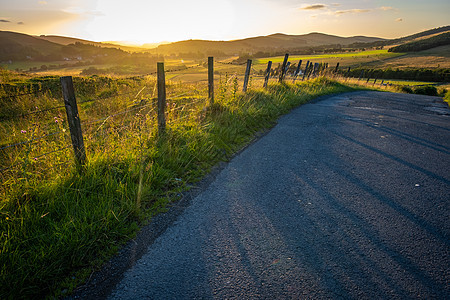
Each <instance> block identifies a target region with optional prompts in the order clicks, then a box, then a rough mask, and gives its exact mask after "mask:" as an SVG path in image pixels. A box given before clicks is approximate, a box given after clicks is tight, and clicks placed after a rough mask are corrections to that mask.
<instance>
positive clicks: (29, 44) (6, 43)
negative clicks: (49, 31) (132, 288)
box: [0, 31, 128, 63]
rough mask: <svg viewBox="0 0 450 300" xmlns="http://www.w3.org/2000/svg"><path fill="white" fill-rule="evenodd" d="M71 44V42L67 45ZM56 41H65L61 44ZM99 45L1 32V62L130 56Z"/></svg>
mask: <svg viewBox="0 0 450 300" xmlns="http://www.w3.org/2000/svg"><path fill="white" fill-rule="evenodd" d="M54 41H55V42H54ZM69 41H71V42H72V43H68V42H69ZM56 42H62V44H60V43H56ZM98 45H101V44H100V43H94V42H92V43H89V42H88V41H83V40H78V39H71V38H65V37H52V38H50V39H49V40H46V39H42V38H40V37H35V36H30V35H27V34H22V33H17V32H10V31H0V63H1V62H8V61H43V62H45V61H62V60H78V61H79V60H83V59H89V58H93V57H96V58H99V57H104V58H105V59H108V58H110V57H118V56H126V55H128V53H127V52H125V51H123V50H120V49H117V48H112V47H101V46H98Z"/></svg>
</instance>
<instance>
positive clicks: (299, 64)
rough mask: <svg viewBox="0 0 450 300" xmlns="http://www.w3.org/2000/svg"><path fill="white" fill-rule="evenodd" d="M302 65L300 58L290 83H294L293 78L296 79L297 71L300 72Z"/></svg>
mask: <svg viewBox="0 0 450 300" xmlns="http://www.w3.org/2000/svg"><path fill="white" fill-rule="evenodd" d="M301 66H302V60H301V59H300V61H299V62H298V66H297V70H295V74H294V79H293V80H292V83H295V79H297V76H298V73H300V67H301Z"/></svg>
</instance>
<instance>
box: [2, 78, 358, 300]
mask: <svg viewBox="0 0 450 300" xmlns="http://www.w3.org/2000/svg"><path fill="white" fill-rule="evenodd" d="M226 79H227V78H223V80H222V79H221V82H220V84H218V85H217V88H216V102H215V103H214V105H210V104H209V101H208V100H207V99H206V98H205V95H206V94H207V87H206V85H205V84H195V85H187V84H169V85H168V94H169V95H173V98H171V99H170V100H169V101H168V106H167V130H166V132H165V134H158V133H157V132H156V129H155V127H156V118H155V113H154V103H153V102H152V101H153V100H152V97H153V96H154V95H153V92H154V80H153V79H151V78H149V79H143V80H139V81H133V80H125V81H124V80H122V81H120V80H119V79H117V80H111V81H109V80H102V79H101V78H91V79H89V78H85V79H77V80H75V82H76V83H77V84H76V88H78V90H80V89H82V88H83V89H86V92H83V91H79V92H78V98H79V102H82V101H86V100H93V98H95V97H99V96H102V95H108V96H111V95H113V96H114V95H116V97H112V98H105V100H102V101H92V102H85V103H84V104H80V105H79V109H80V118H81V119H82V121H83V120H84V121H92V120H95V119H98V118H101V117H102V116H105V115H111V114H113V113H114V112H117V111H124V110H129V109H131V108H135V109H136V110H135V111H133V112H132V113H125V114H122V115H118V116H115V117H111V118H108V119H106V120H102V121H99V122H97V123H94V124H91V125H84V127H83V128H84V129H83V130H84V134H85V144H86V149H87V155H88V160H87V161H88V162H87V165H86V166H85V168H84V169H83V170H82V171H81V172H77V171H76V169H75V167H74V166H73V164H72V163H70V162H69V163H68V164H64V165H58V164H59V162H61V161H65V160H67V158H69V159H70V160H72V151H71V149H70V148H69V149H67V150H64V151H61V152H56V153H54V154H50V155H49V157H43V158H39V159H37V160H35V159H34V157H36V156H37V155H38V153H42V152H47V151H49V150H51V149H55V146H56V147H58V146H59V145H57V143H63V144H64V143H68V136H67V132H66V133H65V134H63V135H62V136H63V137H62V138H58V139H50V140H49V141H46V140H45V142H42V143H38V144H36V145H34V144H33V145H30V146H26V147H22V148H20V149H16V150H14V151H13V153H12V154H10V155H6V154H2V157H0V159H1V160H2V161H3V162H10V160H11V159H12V161H13V162H15V163H17V165H18V166H17V168H16V169H15V170H14V171H11V172H3V173H2V174H1V176H2V177H1V180H2V189H1V190H0V191H1V197H2V200H1V202H0V203H1V204H0V228H1V232H2V236H1V238H0V243H1V248H0V249H1V255H0V298H2V299H17V298H43V297H48V296H51V295H53V296H61V295H66V294H67V292H66V291H70V290H71V289H72V288H73V287H74V286H76V285H77V284H80V283H82V282H83V280H85V279H86V277H87V276H88V275H89V274H90V273H91V272H92V271H93V270H95V269H96V268H98V267H99V266H100V265H101V264H102V262H104V261H105V260H106V259H108V258H109V257H111V255H113V254H114V253H116V251H117V249H118V248H119V247H120V245H122V244H123V243H124V242H126V241H127V240H129V239H131V238H132V237H133V236H134V235H135V234H136V232H137V230H138V228H139V226H141V225H142V224H145V223H146V222H148V221H149V220H151V217H152V216H153V215H155V214H157V213H158V212H161V211H163V210H165V207H166V204H167V203H169V202H171V201H176V200H177V199H178V197H179V196H178V195H179V193H180V192H182V191H186V190H187V189H188V186H190V185H191V184H193V183H195V182H197V181H198V180H200V179H201V178H203V176H205V174H206V173H207V172H208V170H209V169H210V168H211V167H212V166H214V165H215V164H217V163H218V162H219V161H224V160H227V158H228V157H230V156H231V155H232V154H233V153H235V152H236V151H238V150H239V149H241V148H242V147H243V146H245V145H246V144H248V143H249V142H250V141H251V140H252V139H253V138H254V135H255V133H257V132H258V131H260V130H263V129H265V128H270V127H271V126H273V125H274V124H275V123H276V120H277V118H278V117H279V116H281V115H282V114H285V113H287V112H289V111H290V110H291V109H292V108H294V107H296V106H298V105H300V104H302V103H305V102H307V101H308V100H310V99H313V98H315V97H317V96H320V95H324V94H329V93H337V92H344V91H349V90H351V89H350V88H348V87H346V86H344V85H341V84H339V83H337V82H334V81H330V80H327V79H325V78H319V79H315V80H311V81H307V82H302V83H298V84H295V85H291V84H273V85H269V88H268V89H266V90H263V89H252V90H250V91H249V92H247V93H246V94H241V93H239V92H238V91H237V90H238V86H237V81H235V80H226ZM87 82H90V84H88V83H87ZM83 83H85V84H83ZM91 85H94V86H95V88H92V87H91ZM142 88H145V89H144V91H143V92H141V93H138V92H139V91H141V89H142ZM128 92H130V93H131V94H130V95H128V94H127V96H125V95H124V94H125V93H128ZM184 93H189V95H185V96H177V95H180V94H184ZM136 94H138V95H139V96H138V97H137V98H136V96H135V95H136ZM169 97H170V96H169ZM52 99H53V97H52V96H51V95H48V94H46V95H45V96H42V98H38V99H34V100H35V103H38V104H39V105H41V104H42V105H44V104H45V103H47V102H50V103H52V101H53V100H52ZM30 100H31V99H30ZM5 101H6V100H5ZM23 102H24V103H23V105H24V106H20V105H19V106H18V107H15V106H14V105H13V104H12V103H9V104H8V105H11V107H13V108H14V109H16V110H17V112H20V110H21V109H22V110H23V111H24V112H26V111H28V108H27V107H28V106H27V105H26V103H25V102H26V100H23ZM2 105H5V103H2ZM53 114H54V112H49V113H48V114H44V115H41V116H39V117H36V116H33V117H29V118H25V119H21V120H20V122H14V121H13V120H3V121H1V120H0V121H1V122H2V125H3V124H6V123H7V124H8V128H9V129H10V130H12V131H10V132H14V133H15V134H16V135H18V136H19V137H20V135H21V134H22V133H21V131H20V130H24V129H21V128H26V131H27V132H26V133H24V134H28V135H31V136H38V134H42V133H44V132H42V130H43V128H44V127H46V126H36V124H41V123H43V124H46V125H48V126H56V127H58V126H61V130H63V129H65V126H66V125H65V123H66V121H65V117H64V115H58V116H57V119H55V118H54V117H55V116H54V115H53ZM46 118H47V119H49V120H46ZM55 120H58V122H57V123H56V122H55ZM88 123H89V122H88ZM56 127H55V128H56ZM55 128H52V129H55ZM7 134H8V132H0V135H1V136H2V139H3V137H4V136H5V135H7ZM28 138H30V136H28ZM11 141H14V139H12V140H11ZM15 141H17V140H15Z"/></svg>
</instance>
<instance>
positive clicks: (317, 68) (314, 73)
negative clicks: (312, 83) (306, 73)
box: [313, 63, 319, 77]
mask: <svg viewBox="0 0 450 300" xmlns="http://www.w3.org/2000/svg"><path fill="white" fill-rule="evenodd" d="M318 71H319V63H314V69H313V77H315V76H316V73H318Z"/></svg>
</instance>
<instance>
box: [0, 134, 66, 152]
mask: <svg viewBox="0 0 450 300" xmlns="http://www.w3.org/2000/svg"><path fill="white" fill-rule="evenodd" d="M61 132H63V131H56V132H52V133H49V134H46V135H44V136H41V137H37V138H33V139H31V140H28V141H23V142H18V143H15V144H11V145H7V146H4V147H1V148H0V150H4V149H7V148H11V147H17V146H20V145H27V144H31V143H33V142H35V141H38V140H41V139H43V138H46V137H48V136H52V135H58V134H60V133H61Z"/></svg>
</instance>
